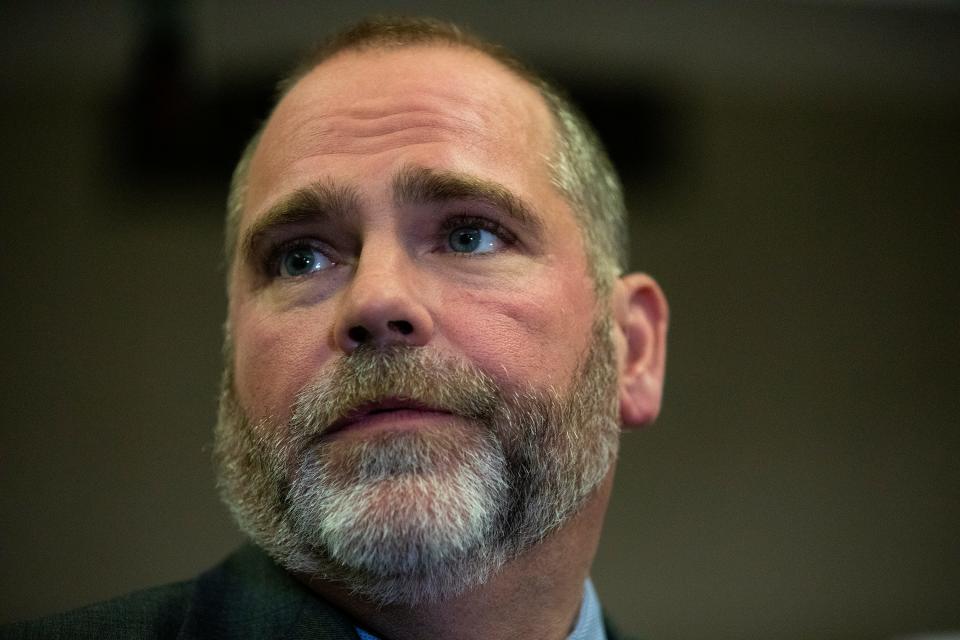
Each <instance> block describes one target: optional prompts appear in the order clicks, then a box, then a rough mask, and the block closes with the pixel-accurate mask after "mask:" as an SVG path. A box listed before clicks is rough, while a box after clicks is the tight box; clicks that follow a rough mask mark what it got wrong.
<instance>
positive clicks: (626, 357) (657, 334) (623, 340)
mask: <svg viewBox="0 0 960 640" xmlns="http://www.w3.org/2000/svg"><path fill="white" fill-rule="evenodd" d="M669 315H670V313H669V308H668V306H667V300H666V298H665V297H664V295H663V292H662V291H661V290H660V287H659V286H658V285H657V283H656V282H655V281H654V279H653V278H651V277H650V276H648V275H646V274H644V273H631V274H628V275H625V276H622V277H621V278H620V280H619V281H618V282H617V290H616V293H615V294H614V319H615V321H616V327H617V331H618V332H619V334H620V335H619V336H618V338H619V340H618V342H619V343H620V345H621V347H620V349H618V366H619V371H618V373H619V395H620V422H621V423H622V425H623V427H624V428H625V429H630V428H639V427H643V426H646V425H648V424H650V423H651V422H653V421H654V420H655V419H656V417H657V415H658V414H659V413H660V400H661V397H662V395H663V379H664V372H665V368H666V355H667V354H666V350H667V326H668V324H669Z"/></svg>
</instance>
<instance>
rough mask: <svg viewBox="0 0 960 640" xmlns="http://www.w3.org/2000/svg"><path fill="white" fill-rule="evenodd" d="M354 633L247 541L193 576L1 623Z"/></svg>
mask: <svg viewBox="0 0 960 640" xmlns="http://www.w3.org/2000/svg"><path fill="white" fill-rule="evenodd" d="M235 637H245V638H275V637H286V638H328V639H331V640H335V639H336V640H339V639H341V638H342V639H354V638H356V635H355V633H354V631H353V624H352V623H350V622H349V621H348V620H347V619H346V618H344V616H343V615H342V614H341V613H339V612H338V611H337V610H335V609H334V608H333V607H331V606H330V605H329V604H327V603H326V602H324V601H323V600H321V599H320V598H318V597H316V596H315V595H314V594H313V593H312V592H309V591H308V590H307V589H306V588H305V587H303V585H301V584H300V583H299V582H297V581H296V580H295V579H293V578H292V577H290V576H289V575H288V574H287V573H286V572H285V571H284V570H283V569H281V568H280V567H278V566H277V565H276V564H274V563H273V561H272V560H270V559H269V558H268V557H267V556H266V555H265V554H264V553H263V552H262V551H260V550H259V549H257V548H255V547H252V546H246V547H243V548H241V549H240V550H239V551H237V552H236V553H234V554H232V555H230V556H229V557H228V558H227V559H226V560H224V561H223V562H222V563H220V564H219V565H217V566H216V567H214V568H212V569H210V570H209V571H207V572H205V573H203V574H201V575H200V576H198V577H197V578H195V579H193V580H188V581H184V582H178V583H174V584H170V585H165V586H161V587H154V588H151V589H145V590H143V591H137V592H134V593H131V594H128V595H125V596H121V597H119V598H114V599H112V600H108V601H106V602H101V603H98V604H94V605H90V606H87V607H83V608H81V609H76V610H74V611H68V612H66V613H61V614H57V615H53V616H49V617H46V618H40V619H38V620H31V621H27V622H20V623H15V624H12V625H9V626H6V627H3V628H0V639H2V640H8V639H10V640H13V639H15V638H16V639H23V640H28V639H34V638H44V639H46V638H80V639H85V638H97V639H101V638H107V639H109V638H146V639H153V638H156V639H159V638H179V639H182V640H188V639H194V638H235Z"/></svg>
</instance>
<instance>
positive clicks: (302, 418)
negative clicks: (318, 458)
mask: <svg viewBox="0 0 960 640" xmlns="http://www.w3.org/2000/svg"><path fill="white" fill-rule="evenodd" d="M503 399H504V393H503V391H502V390H501V389H500V387H499V385H498V384H497V383H496V382H495V381H494V380H493V378H491V377H490V376H489V375H488V374H486V373H485V372H483V371H482V370H481V369H479V368H478V367H477V366H475V365H473V364H471V363H469V362H467V361H465V360H461V359H458V358H454V357H452V356H442V355H440V354H438V353H436V352H433V351H429V350H426V349H424V348H423V347H410V346H406V345H391V346H389V347H386V348H383V347H368V346H366V345H362V346H361V347H359V348H358V349H356V350H355V351H354V352H353V353H351V354H350V355H348V356H346V357H344V358H342V359H340V360H339V361H337V362H336V363H335V364H334V365H333V366H332V367H331V368H329V369H328V370H327V371H325V372H323V373H321V374H320V375H319V376H318V377H317V378H316V379H314V380H313V381H311V382H310V383H309V384H308V385H306V386H305V387H304V388H303V389H302V390H301V391H300V392H299V393H298V394H297V397H296V400H295V402H294V407H293V412H292V415H291V418H290V430H291V435H293V436H294V437H296V438H298V439H300V440H307V441H308V440H312V439H314V438H317V437H319V436H322V435H324V434H325V433H327V432H329V431H330V430H331V429H332V428H333V427H334V426H335V425H336V424H337V423H338V422H341V421H343V420H345V419H346V418H347V417H348V416H350V415H351V414H355V413H356V412H357V411H358V410H360V409H361V408H363V407H370V406H371V405H376V404H377V403H381V402H389V403H396V402H401V403H409V404H411V405H419V406H423V407H425V408H430V409H432V410H438V411H444V412H447V413H451V414H454V415H457V416H460V417H463V418H466V419H468V420H474V421H478V422H481V423H487V422H488V421H489V420H491V418H492V417H493V416H494V415H495V413H496V412H497V410H498V408H499V407H501V406H502V404H503Z"/></svg>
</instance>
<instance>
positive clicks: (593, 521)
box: [306, 472, 613, 640]
mask: <svg viewBox="0 0 960 640" xmlns="http://www.w3.org/2000/svg"><path fill="white" fill-rule="evenodd" d="M612 475H613V474H612V472H611V473H610V474H609V475H608V477H607V478H606V479H605V480H604V482H603V483H602V484H601V486H600V487H599V488H598V489H597V491H596V492H595V493H594V494H593V495H592V496H591V497H590V499H589V500H588V502H587V504H586V506H585V507H584V508H583V509H582V510H581V511H580V513H578V514H577V515H575V516H574V517H573V518H571V519H570V521H569V522H567V523H566V524H565V525H564V526H563V527H562V528H561V529H560V530H558V531H556V532H554V533H553V534H552V535H550V536H549V537H548V538H547V539H546V540H544V541H542V542H541V543H539V544H537V545H536V546H535V547H533V548H532V549H530V550H529V551H527V552H526V553H524V554H523V555H522V556H520V557H518V558H516V559H514V560H512V561H511V562H509V563H507V565H505V566H504V567H503V568H502V569H501V570H500V571H499V572H498V573H497V574H496V575H494V576H493V577H491V578H490V579H489V580H487V582H486V583H484V584H482V585H480V586H479V587H476V588H474V589H472V590H469V591H467V592H465V593H463V594H460V595H459V596H457V597H455V598H452V599H449V600H445V601H443V602H439V603H428V604H422V605H417V606H414V607H406V606H397V605H390V606H385V607H381V606H378V605H376V604H374V603H372V602H369V601H367V600H361V599H358V598H357V597H356V596H355V595H351V594H350V593H349V591H348V590H346V589H344V588H343V587H341V586H339V585H336V584H333V583H329V582H324V581H321V580H316V579H312V580H306V582H307V584H308V586H309V587H310V588H311V589H313V590H314V591H316V592H317V593H318V594H319V595H321V596H323V597H324V598H325V599H326V600H328V601H329V602H331V603H332V604H334V605H335V606H337V607H338V608H340V609H341V610H343V611H344V612H346V613H347V614H348V615H350V616H351V617H352V618H353V619H354V620H356V621H357V623H358V624H359V625H360V626H361V627H363V628H364V629H367V630H369V631H370V632H372V633H374V634H376V635H377V636H378V637H379V638H382V639H383V640H415V639H419V640H480V639H483V640H507V639H513V638H529V639H530V640H541V639H542V640H563V639H564V638H566V637H567V635H568V634H569V633H570V631H571V629H572V628H573V625H574V624H575V622H576V619H577V613H578V611H579V607H580V603H581V601H582V599H583V585H584V581H585V580H586V578H587V575H588V573H589V571H590V564H591V562H592V561H593V556H594V553H595V552H596V548H597V543H598V542H599V539H600V529H601V525H602V522H603V514H604V512H605V511H606V503H607V500H608V499H609V494H610V487H611V484H612Z"/></svg>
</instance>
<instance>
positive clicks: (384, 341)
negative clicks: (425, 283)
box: [334, 246, 433, 354]
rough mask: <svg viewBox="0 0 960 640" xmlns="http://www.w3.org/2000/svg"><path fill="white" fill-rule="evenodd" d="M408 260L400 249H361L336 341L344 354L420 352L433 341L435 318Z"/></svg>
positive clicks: (343, 302) (339, 315)
mask: <svg viewBox="0 0 960 640" xmlns="http://www.w3.org/2000/svg"><path fill="white" fill-rule="evenodd" d="M419 285H420V283H419V282H418V271H417V269H416V267H415V265H414V264H413V263H412V261H411V259H410V257H409V256H408V255H407V254H406V253H405V252H404V251H403V249H401V248H398V247H391V248H389V249H375V248H374V247H372V246H367V247H364V251H363V252H362V253H361V255H360V258H359V260H358V262H357V266H356V271H354V273H353V277H352V279H351V281H350V284H349V286H348V287H347V289H346V290H345V291H344V292H343V297H342V298H341V301H340V308H339V309H338V311H337V320H336V323H335V325H334V339H335V341H336V343H337V346H338V347H339V348H340V349H341V350H342V351H343V352H344V353H347V354H350V353H352V352H353V351H354V350H355V349H356V348H357V347H359V346H361V345H369V346H374V347H385V346H389V345H408V346H412V347H421V346H423V345H425V344H427V343H428V342H429V341H430V339H431V338H432V337H433V317H432V316H431V314H430V312H429V310H428V309H427V307H426V306H425V305H424V294H425V291H424V290H423V288H422V287H421V286H419Z"/></svg>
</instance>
